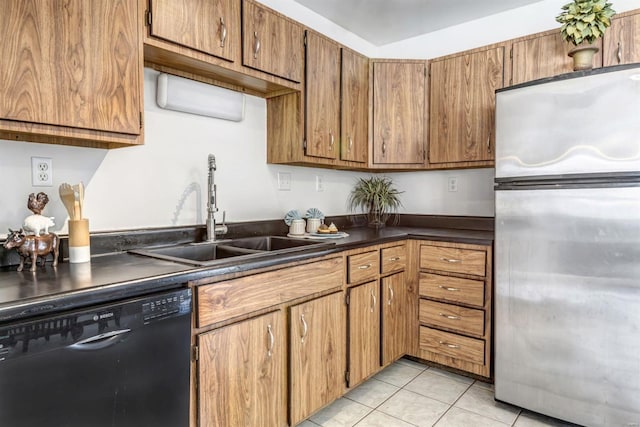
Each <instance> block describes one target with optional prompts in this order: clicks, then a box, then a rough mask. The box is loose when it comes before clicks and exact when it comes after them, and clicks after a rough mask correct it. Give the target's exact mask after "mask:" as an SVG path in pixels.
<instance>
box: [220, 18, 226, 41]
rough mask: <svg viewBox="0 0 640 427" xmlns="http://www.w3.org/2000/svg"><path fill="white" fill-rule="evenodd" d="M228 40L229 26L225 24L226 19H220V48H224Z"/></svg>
mask: <svg viewBox="0 0 640 427" xmlns="http://www.w3.org/2000/svg"><path fill="white" fill-rule="evenodd" d="M226 40H227V26H226V25H225V23H224V17H222V16H221V17H220V47H224V42H225V41H226Z"/></svg>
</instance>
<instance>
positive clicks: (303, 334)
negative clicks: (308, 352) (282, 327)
mask: <svg viewBox="0 0 640 427" xmlns="http://www.w3.org/2000/svg"><path fill="white" fill-rule="evenodd" d="M300 320H301V321H302V336H301V337H300V342H301V343H303V344H304V339H305V338H306V337H307V331H308V330H309V327H308V326H307V321H306V320H304V314H301V315H300Z"/></svg>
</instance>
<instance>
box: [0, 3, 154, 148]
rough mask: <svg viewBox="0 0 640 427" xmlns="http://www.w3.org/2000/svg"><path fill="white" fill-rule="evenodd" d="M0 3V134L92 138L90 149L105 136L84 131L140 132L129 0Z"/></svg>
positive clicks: (137, 43)
mask: <svg viewBox="0 0 640 427" xmlns="http://www.w3.org/2000/svg"><path fill="white" fill-rule="evenodd" d="M2 7H3V10H2V13H0V39H2V45H1V47H0V52H1V53H2V58H3V59H2V64H1V65H0V82H2V83H0V132H2V136H6V135H7V132H9V133H10V132H17V133H22V134H23V135H24V134H29V138H32V137H34V134H38V133H42V134H45V135H47V136H61V137H62V138H65V137H68V138H75V137H78V138H81V139H85V140H93V141H92V142H91V143H92V144H94V146H95V145H97V144H96V143H95V142H94V141H108V138H106V139H100V138H98V136H97V134H96V133H95V132H94V133H90V132H86V130H90V131H100V132H110V133H118V134H128V135H140V134H141V127H142V126H141V118H142V49H141V48H142V41H141V40H142V39H141V38H140V33H139V31H140V28H139V24H140V20H139V18H138V4H137V3H136V2H133V1H126V0H95V1H82V0H72V1H65V2H62V1H46V0H7V1H4V2H3V3H2ZM41 125H46V126H50V125H52V126H54V127H59V126H62V127H66V129H64V130H60V128H45V127H43V126H41ZM76 131H77V133H76ZM47 136H45V138H47ZM24 139H27V138H24ZM28 140H30V141H39V140H41V139H38V138H35V139H28ZM42 142H52V141H51V140H46V139H45V140H42ZM130 143H137V142H136V141H135V139H134V140H132V141H131V142H130Z"/></svg>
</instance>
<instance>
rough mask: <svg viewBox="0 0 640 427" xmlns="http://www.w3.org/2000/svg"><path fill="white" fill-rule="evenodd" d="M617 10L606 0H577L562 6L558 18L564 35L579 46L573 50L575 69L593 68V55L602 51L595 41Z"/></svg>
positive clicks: (570, 52)
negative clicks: (599, 50)
mask: <svg viewBox="0 0 640 427" xmlns="http://www.w3.org/2000/svg"><path fill="white" fill-rule="evenodd" d="M615 13H616V12H615V11H614V10H613V9H612V8H611V3H607V2H606V0H573V1H572V2H570V3H567V4H565V5H564V6H562V12H561V13H560V14H559V15H558V16H557V17H556V21H558V22H559V23H561V24H562V26H561V27H560V33H561V34H562V38H563V39H564V40H565V41H568V42H569V43H571V44H573V45H574V46H575V47H574V48H573V49H571V50H570V51H569V56H571V57H572V58H573V69H574V71H579V70H589V69H591V68H593V55H594V54H596V53H597V52H598V48H597V47H596V46H594V45H593V43H594V42H595V41H596V40H598V39H599V38H600V37H602V36H603V35H604V32H605V30H606V29H607V28H608V27H609V26H611V18H612V17H613V15H615Z"/></svg>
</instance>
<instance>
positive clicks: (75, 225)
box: [69, 218, 91, 263]
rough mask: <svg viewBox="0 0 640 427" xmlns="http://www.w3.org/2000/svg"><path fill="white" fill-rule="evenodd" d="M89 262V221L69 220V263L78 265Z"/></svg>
mask: <svg viewBox="0 0 640 427" xmlns="http://www.w3.org/2000/svg"><path fill="white" fill-rule="evenodd" d="M89 261H91V246H90V241H89V220H88V219H86V218H85V219H76V220H71V219H70V220H69V262H71V263H80V262H89Z"/></svg>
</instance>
